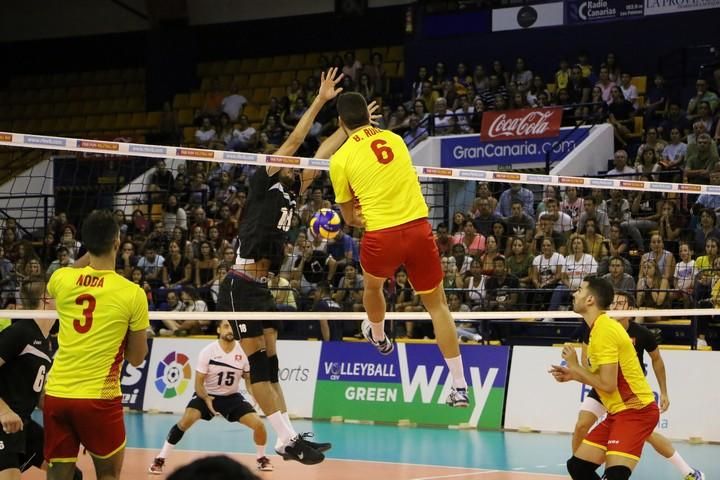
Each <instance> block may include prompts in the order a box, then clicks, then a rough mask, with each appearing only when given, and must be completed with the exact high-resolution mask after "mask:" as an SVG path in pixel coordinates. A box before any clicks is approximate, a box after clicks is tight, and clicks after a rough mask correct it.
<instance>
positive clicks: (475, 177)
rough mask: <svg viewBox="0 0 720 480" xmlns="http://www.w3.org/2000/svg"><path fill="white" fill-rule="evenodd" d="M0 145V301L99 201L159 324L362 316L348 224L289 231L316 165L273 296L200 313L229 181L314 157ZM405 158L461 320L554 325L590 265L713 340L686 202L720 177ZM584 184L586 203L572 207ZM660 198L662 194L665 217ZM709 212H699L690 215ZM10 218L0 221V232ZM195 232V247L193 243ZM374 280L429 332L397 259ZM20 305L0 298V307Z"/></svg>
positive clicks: (706, 269)
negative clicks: (323, 235)
mask: <svg viewBox="0 0 720 480" xmlns="http://www.w3.org/2000/svg"><path fill="white" fill-rule="evenodd" d="M0 145H2V146H4V147H0V148H2V149H3V152H2V153H0V156H1V157H3V158H5V159H8V158H10V159H11V161H12V163H11V164H12V165H15V166H17V165H22V164H23V163H25V164H27V163H31V164H33V166H32V167H31V168H29V169H26V170H21V171H17V173H15V171H13V174H12V175H11V176H8V177H7V178H6V179H5V180H4V183H3V184H2V186H1V187H0V188H1V190H0V205H2V206H1V207H0V221H2V225H3V237H2V245H3V246H4V249H5V252H4V253H5V257H4V258H5V259H6V260H9V261H10V262H11V263H12V265H13V269H14V270H13V272H12V273H10V272H8V275H6V278H10V277H9V275H12V276H13V278H12V280H11V281H9V282H5V283H4V285H3V286H2V287H1V288H2V289H3V294H2V295H3V305H4V308H8V309H12V308H13V307H18V308H21V299H20V298H19V295H18V293H17V288H18V286H19V283H20V282H22V281H23V280H27V279H31V278H33V275H35V276H36V277H35V278H39V277H37V275H40V276H42V277H44V276H46V275H47V273H48V271H50V272H51V271H52V270H53V269H56V268H58V267H60V266H63V265H65V264H67V263H69V262H68V261H67V259H66V257H65V255H67V257H69V258H70V259H75V258H77V257H78V256H79V255H80V254H81V253H82V245H81V242H82V239H81V238H80V235H79V231H80V226H81V224H82V219H83V218H84V217H85V216H86V215H87V214H88V213H89V212H90V211H92V210H94V209H97V208H106V209H112V210H114V211H116V213H117V215H118V220H119V221H120V222H121V223H122V237H123V249H127V250H124V251H121V252H120V253H119V257H118V264H117V266H118V271H119V272H120V273H121V274H123V275H126V276H127V277H128V278H129V279H131V280H133V281H136V282H138V283H139V284H141V285H143V286H144V288H146V291H147V292H148V301H149V302H150V305H151V309H153V311H152V312H151V318H152V319H153V320H156V322H157V323H156V325H158V326H159V328H164V327H163V326H160V325H164V323H163V321H167V320H175V321H177V322H181V321H185V320H202V321H208V320H219V319H266V318H273V319H279V320H288V321H291V320H295V321H298V322H315V321H316V320H330V321H339V323H343V327H342V332H341V333H342V336H353V335H355V334H357V323H358V322H357V320H360V319H362V318H364V313H362V280H361V277H362V272H361V271H360V270H359V265H358V262H357V260H358V257H357V252H358V247H359V243H360V242H361V241H362V231H360V230H359V229H352V228H349V227H348V228H345V232H344V235H345V237H347V238H349V239H350V241H349V242H348V241H347V239H346V240H345V241H344V242H343V243H342V245H340V242H338V241H337V240H330V241H325V240H323V239H320V238H314V237H313V235H312V233H311V232H309V231H308V229H307V224H308V221H309V218H310V216H311V215H312V213H313V212H314V211H315V210H317V209H318V208H322V207H332V206H333V200H334V196H333V192H332V188H331V185H330V182H329V179H328V177H327V174H322V175H320V176H319V178H318V179H317V180H316V182H315V183H314V184H313V186H312V187H311V188H310V189H309V190H308V192H307V193H306V194H305V195H303V196H301V197H300V199H299V203H298V215H297V219H296V220H294V221H293V224H292V226H291V231H290V238H289V242H288V247H287V255H286V258H285V261H284V262H283V266H282V268H281V271H280V272H279V275H278V278H277V279H276V280H274V281H271V285H270V286H271V289H272V291H273V293H274V295H275V298H276V301H277V303H278V308H279V310H280V312H278V313H267V314H265V313H250V312H245V313H243V312H236V313H226V312H223V313H221V314H220V313H216V312H214V311H213V309H214V302H215V300H216V298H217V291H218V285H219V281H220V280H221V279H222V278H223V276H224V275H225V274H226V272H227V269H228V268H229V267H230V266H231V264H232V260H233V259H234V249H235V247H236V245H235V242H236V240H235V235H236V232H237V225H238V222H239V221H240V218H241V216H242V213H243V209H244V208H245V206H246V199H247V179H248V177H249V176H250V175H251V174H252V172H253V171H254V169H256V168H258V167H262V166H266V165H273V166H287V167H292V168H309V169H316V170H320V171H327V170H328V168H329V167H328V166H329V162H328V161H327V160H320V159H314V158H304V157H281V156H276V155H272V154H258V153H245V152H232V151H221V150H209V149H199V148H187V147H177V146H161V145H149V144H140V143H131V142H121V141H101V140H85V139H76V138H68V137H52V136H44V135H30V134H23V133H2V132H0ZM161 160H162V164H159V163H158V162H159V161H161ZM605 161H606V159H602V160H601V161H599V162H598V163H600V164H602V165H604V163H605ZM598 168H599V170H600V169H602V166H600V167H598ZM416 170H417V173H418V177H419V178H420V181H421V185H422V187H423V193H424V194H425V197H426V200H427V202H428V205H429V207H430V217H431V218H430V219H431V222H432V223H433V226H434V227H435V228H436V231H437V236H438V245H439V247H440V250H441V254H442V256H443V259H442V265H443V271H444V273H445V279H444V282H443V286H444V288H445V291H446V294H447V296H448V301H449V303H450V306H451V309H452V310H453V311H454V313H453V314H454V316H455V318H456V319H457V320H458V321H459V322H463V323H468V324H469V325H470V331H476V332H479V333H480V334H481V336H482V337H483V338H488V337H489V338H493V337H494V338H496V339H500V340H502V339H504V338H506V337H507V335H509V334H508V333H507V332H508V331H511V330H512V331H516V330H517V329H518V328H526V329H530V332H531V333H530V334H529V335H530V336H533V335H539V334H538V333H536V330H537V329H546V330H547V332H541V333H543V335H544V334H545V333H547V336H548V337H552V336H553V328H552V326H553V325H555V326H556V328H555V330H556V332H555V335H557V336H559V337H562V336H563V335H565V334H566V333H568V332H569V329H570V327H571V326H572V323H577V322H578V320H579V317H578V316H577V315H576V314H574V313H573V312H572V311H570V310H571V302H572V299H571V291H572V289H573V288H576V287H577V285H578V283H579V280H580V279H581V278H582V277H584V276H586V275H593V274H595V275H614V276H613V277H612V278H613V283H614V284H616V286H618V289H621V290H624V291H626V292H627V293H628V294H629V295H630V296H631V297H632V298H633V301H634V303H637V304H638V307H639V308H640V310H637V311H636V312H634V314H633V315H634V316H636V317H637V318H638V320H639V321H646V322H647V323H652V324H653V325H657V327H656V328H658V329H660V330H662V331H663V332H665V331H667V332H668V333H667V338H665V337H664V338H663V340H667V341H668V342H677V343H681V344H683V343H684V344H694V340H695V338H696V336H697V334H698V333H699V334H700V335H701V338H703V339H706V338H707V339H709V340H711V341H713V339H715V338H717V337H716V334H715V333H714V326H715V324H714V316H715V315H717V314H718V311H717V310H716V309H715V308H714V307H715V305H716V301H715V300H716V297H717V296H718V295H717V291H718V290H720V284H719V286H718V288H715V286H716V284H717V280H718V279H720V262H718V264H715V258H716V257H717V253H718V252H717V242H716V243H715V246H714V248H715V250H714V251H713V250H712V248H713V246H712V245H710V246H709V250H707V251H706V245H705V244H706V241H705V237H708V238H714V235H715V231H713V228H707V227H708V222H711V221H712V223H713V224H714V223H715V221H716V218H715V215H714V212H713V211H712V209H711V210H707V209H705V208H704V207H706V206H711V207H712V205H714V204H713V202H712V201H711V202H707V203H709V205H702V204H700V203H698V200H699V199H706V200H707V199H715V198H716V197H717V195H720V186H715V185H712V184H711V185H696V184H685V183H668V182H663V181H659V180H661V179H662V178H663V177H662V176H661V174H659V173H657V174H654V175H645V176H644V177H643V176H637V177H632V178H611V177H595V178H591V177H587V178H586V177H575V176H563V175H544V174H536V173H527V172H506V171H485V170H477V169H455V168H442V167H430V166H417V167H416ZM451 182H456V183H458V184H462V185H465V186H466V185H468V184H470V185H474V186H475V189H476V195H475V198H474V199H471V201H468V200H466V199H462V200H456V199H455V198H452V197H451V196H450V195H449V192H450V191H451V187H450V184H451ZM469 182H470V183H469ZM513 185H517V187H512V186H513ZM461 189H462V188H461ZM526 192H529V193H530V195H531V197H530V198H531V199H530V200H528V199H527V197H524V196H523V195H526ZM588 197H591V198H592V200H591V203H593V204H594V205H590V206H587V205H585V204H586V203H587V198H588ZM518 203H519V205H517V204H518ZM514 204H515V205H516V206H515V207H514ZM663 205H670V206H671V210H672V211H670V212H668V214H667V216H666V215H665V213H664V211H663ZM518 209H519V210H520V212H518V211H517V210H518ZM709 215H712V219H707V218H704V217H703V216H705V217H707V216H709ZM11 219H12V220H11ZM8 225H9V226H10V227H11V228H7V227H8ZM443 227H444V228H443ZM711 227H712V225H711ZM13 229H14V230H15V236H14V237H13V234H12V233H7V232H8V230H13ZM701 233H702V235H701ZM718 235H720V233H718ZM654 238H655V240H653V239H654ZM653 242H655V243H653ZM657 242H660V243H659V245H658V244H657ZM171 243H175V244H177V245H178V246H179V247H180V254H181V257H182V258H183V260H182V261H181V262H180V263H178V262H175V263H174V265H175V269H174V270H175V271H172V270H173V269H172V268H168V265H170V266H171V262H169V259H170V256H171ZM710 243H712V242H710ZM203 244H207V245H208V246H209V250H210V253H209V254H208V253H207V252H205V253H204V252H202V251H201V250H202V246H203ZM577 244H579V246H578V245H577ZM623 245H624V247H622V246H623ZM63 247H64V248H63ZM686 249H687V250H689V252H685V251H684V250H686ZM124 256H125V257H127V258H125V257H124ZM158 257H161V258H163V263H167V264H168V265H163V264H161V263H160V261H159V260H158ZM500 258H502V261H500V262H498V261H499V259H500ZM568 258H570V259H571V260H567V259H568ZM6 265H7V263H6ZM180 265H183V267H182V268H180ZM348 267H352V268H348ZM187 269H189V273H188V270H187ZM618 269H620V270H621V272H620V273H618ZM6 270H7V268H6ZM353 270H354V272H353ZM620 287H622V288H620ZM385 293H386V300H387V304H388V310H389V313H388V318H389V319H391V320H393V321H395V324H396V325H397V326H398V331H397V333H398V335H406V336H409V337H418V336H419V337H420V338H423V337H425V336H432V331H431V329H430V330H428V329H427V328H426V327H419V328H418V327H417V326H413V327H410V326H409V325H408V324H413V323H414V322H415V321H420V325H423V323H422V320H428V319H429V317H428V315H427V314H426V313H425V312H424V310H423V307H422V302H421V300H420V299H419V297H418V296H417V295H415V294H414V292H413V291H412V288H411V285H410V284H409V283H407V281H406V279H405V278H403V276H402V274H400V275H399V276H397V275H396V278H393V279H389V281H388V283H387V285H386V288H385ZM168 310H170V311H168ZM204 310H207V311H206V312H204ZM37 315H38V312H32V311H24V310H14V311H12V312H10V311H9V310H8V311H0V317H8V318H28V317H33V316H35V317H37ZM42 315H49V316H52V313H48V312H45V313H43V314H42ZM640 319H647V320H640ZM538 320H545V321H544V322H539V321H538ZM491 322H494V326H493V325H491ZM513 322H515V323H517V325H519V327H514V326H513V324H512V323H513ZM294 323H297V322H294ZM534 323H537V325H535V326H532V327H530V326H529V325H532V324H534ZM564 323H568V325H567V330H565V328H566V325H564ZM159 328H158V329H159ZM294 328H295V327H290V328H289V330H290V331H292V330H293V329H294ZM413 329H417V330H419V333H417V332H414V331H411V330H413ZM473 329H474V330H473ZM206 330H207V328H206ZM210 330H211V331H212V328H211V327H210ZM310 330H312V329H310ZM304 331H305V330H299V331H298V332H297V333H298V335H299V336H302V333H303V332H304ZM503 332H504V333H503Z"/></svg>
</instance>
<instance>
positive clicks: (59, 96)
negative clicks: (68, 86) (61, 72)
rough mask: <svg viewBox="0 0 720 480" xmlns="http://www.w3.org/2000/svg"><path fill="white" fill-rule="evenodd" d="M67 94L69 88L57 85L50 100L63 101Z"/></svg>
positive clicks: (54, 101)
mask: <svg viewBox="0 0 720 480" xmlns="http://www.w3.org/2000/svg"><path fill="white" fill-rule="evenodd" d="M66 96H67V90H65V88H64V87H56V88H53V89H52V93H51V94H50V101H51V102H53V103H58V102H63V101H65V98H66Z"/></svg>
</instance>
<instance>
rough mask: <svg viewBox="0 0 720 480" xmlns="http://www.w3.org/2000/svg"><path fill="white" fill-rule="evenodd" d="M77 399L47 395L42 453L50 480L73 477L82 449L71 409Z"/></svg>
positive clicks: (44, 408)
mask: <svg viewBox="0 0 720 480" xmlns="http://www.w3.org/2000/svg"><path fill="white" fill-rule="evenodd" d="M75 402H77V400H71V399H65V398H57V397H53V396H52V395H45V402H44V405H43V424H44V429H45V438H44V447H43V456H44V458H45V460H46V461H47V462H48V464H47V478H48V480H71V479H72V478H73V475H74V473H75V462H77V455H78V451H79V449H80V439H79V437H78V435H77V433H76V431H75V429H74V427H73V423H72V420H73V419H72V410H73V408H74V404H75Z"/></svg>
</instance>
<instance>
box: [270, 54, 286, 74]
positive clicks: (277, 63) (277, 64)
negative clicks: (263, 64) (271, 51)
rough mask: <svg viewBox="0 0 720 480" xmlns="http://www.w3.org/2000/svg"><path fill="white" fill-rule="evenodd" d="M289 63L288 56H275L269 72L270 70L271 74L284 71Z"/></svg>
mask: <svg viewBox="0 0 720 480" xmlns="http://www.w3.org/2000/svg"><path fill="white" fill-rule="evenodd" d="M289 63H290V56H289V55H276V56H274V57H273V59H272V65H271V66H270V70H272V71H273V72H280V71H282V70H285V69H286V68H287V67H288V64H289Z"/></svg>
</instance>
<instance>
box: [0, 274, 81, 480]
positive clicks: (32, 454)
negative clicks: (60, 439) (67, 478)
mask: <svg viewBox="0 0 720 480" xmlns="http://www.w3.org/2000/svg"><path fill="white" fill-rule="evenodd" d="M20 296H21V301H22V305H23V307H24V308H26V309H28V310H44V309H45V307H46V305H47V304H48V303H49V302H48V301H47V297H46V296H45V282H37V281H36V282H25V283H23V284H22V285H21V287H20ZM48 308H51V309H52V308H53V307H52V305H48ZM54 323H55V320H54V319H35V320H18V321H16V322H14V323H13V324H12V325H11V326H9V327H7V328H6V329H5V330H3V331H2V333H0V424H2V431H0V445H2V446H3V448H2V449H0V479H3V480H17V479H19V478H20V474H21V473H22V472H24V471H26V470H28V469H30V468H31V467H37V468H45V467H46V466H45V465H44V462H43V428H42V427H41V426H40V425H39V424H38V423H36V422H35V421H34V420H33V419H32V418H31V417H30V415H31V414H32V412H33V410H35V407H37V406H38V402H39V400H40V395H41V394H42V389H43V386H44V385H45V377H46V375H47V372H48V371H49V370H50V365H51V360H50V355H51V353H50V352H51V347H50V340H49V338H48V337H49V335H50V329H51V328H52V326H53V324H54ZM74 475H75V479H82V473H80V470H77V471H76V472H75V473H74Z"/></svg>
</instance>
